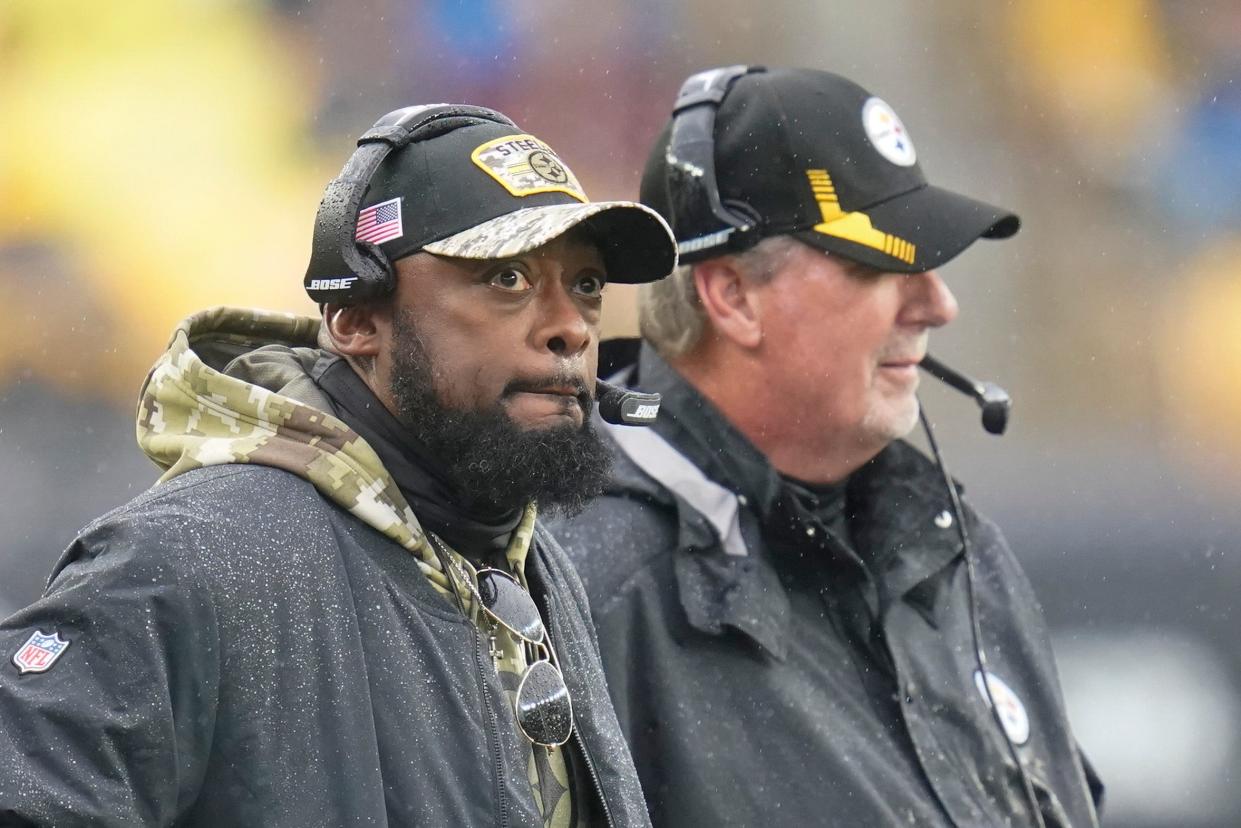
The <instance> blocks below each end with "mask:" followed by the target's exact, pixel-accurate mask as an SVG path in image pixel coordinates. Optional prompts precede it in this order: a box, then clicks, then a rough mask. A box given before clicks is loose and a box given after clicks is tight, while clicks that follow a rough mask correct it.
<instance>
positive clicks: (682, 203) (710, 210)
mask: <svg viewBox="0 0 1241 828" xmlns="http://www.w3.org/2000/svg"><path fill="white" fill-rule="evenodd" d="M766 71H767V70H766V69H765V68H764V67H762V66H741V65H737V66H722V67H720V68H718V69H707V70H706V71H703V72H697V73H695V74H693V75H690V76H689V77H688V78H687V79H686V80H685V83H683V84H681V91H680V92H678V93H677V99H676V103H675V104H674V105H673V107H672V130H671V133H672V134H671V135H670V137H669V139H668V150H667V159H666V162H667V167H666V168H665V174H666V176H667V177H666V180H665V185H666V187H667V191H668V198H669V200H670V202H671V208H672V209H671V216H670V217H669V223H670V224H671V225H672V229H673V231H674V232H675V233H676V235H677V237H678V238H685V241H683V242H678V243H677V253H678V254H680V257H681V262H682V264H689V263H692V262H697V261H702V260H703V259H707V258H710V257H711V256H718V255H720V254H721V253H723V252H725V251H727V250H733V251H735V250H744V249H745V248H747V247H753V246H754V245H755V244H757V243H758V241H759V238H760V236H759V234H758V233H756V232H754V231H755V230H757V229H759V225H760V224H761V222H762V217H761V216H759V215H758V214H757V213H755V212H754V211H753V210H751V209H750V208H749V206H748V205H745V204H741V203H738V202H731V201H730V202H729V203H728V204H725V203H724V202H723V201H722V200H721V199H720V186H719V181H718V180H717V179H716V176H715V115H716V112H717V111H718V110H719V108H720V104H721V103H723V102H724V98H725V96H727V95H728V91H729V90H730V89H731V88H732V85H733V84H734V83H736V82H737V80H738V79H739V78H742V77H744V76H746V75H749V74H754V73H757V72H766Z"/></svg>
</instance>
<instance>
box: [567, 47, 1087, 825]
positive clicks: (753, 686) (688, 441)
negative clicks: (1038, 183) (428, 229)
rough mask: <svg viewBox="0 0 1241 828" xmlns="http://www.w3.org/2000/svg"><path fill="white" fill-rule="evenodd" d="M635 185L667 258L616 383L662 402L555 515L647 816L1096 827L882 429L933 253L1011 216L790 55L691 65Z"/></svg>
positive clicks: (950, 512) (893, 123)
mask: <svg viewBox="0 0 1241 828" xmlns="http://www.w3.org/2000/svg"><path fill="white" fill-rule="evenodd" d="M642 200H643V201H644V202H645V203H647V204H649V205H651V206H653V207H654V208H655V209H657V210H658V211H659V212H660V213H662V214H663V215H664V216H665V217H666V218H667V219H668V220H669V222H670V223H671V225H672V227H673V230H674V232H675V234H676V236H677V239H678V241H679V243H680V250H681V254H682V261H683V262H691V263H692V264H689V265H686V266H683V267H681V268H680V269H678V271H677V272H676V273H675V275H674V276H673V277H672V278H670V279H668V280H665V281H664V282H662V283H660V284H659V285H651V286H647V287H644V288H643V295H642V297H641V300H640V302H641V304H640V319H641V326H642V333H643V337H644V339H645V343H644V344H643V345H642V347H641V351H640V353H639V354H638V356H637V359H636V364H633V365H631V366H630V367H629V368H628V369H627V370H626V372H625V374H624V375H623V380H624V382H626V383H628V384H630V385H634V386H637V387H640V388H642V389H644V390H647V391H658V392H661V393H662V394H663V397H664V406H663V410H662V412H661V414H660V420H659V422H658V423H657V424H656V425H655V427H654V429H653V431H644V432H640V433H628V434H626V433H621V432H616V433H615V434H614V437H615V442H616V448H617V454H618V457H619V461H618V463H617V466H616V469H615V472H614V479H613V481H612V484H611V486H610V488H609V491H608V493H607V495H606V497H604V498H602V499H601V500H599V501H597V502H596V503H595V504H594V505H592V506H591V507H590V508H589V509H588V510H586V511H585V512H583V513H582V514H581V515H579V516H578V517H576V518H574V519H572V520H570V521H568V522H567V523H565V524H564V525H562V526H560V527H559V528H558V529H557V531H558V532H559V533H560V535H559V536H560V539H561V541H562V542H563V543H564V544H565V546H566V548H567V549H568V550H569V553H570V556H571V557H573V558H574V561H575V563H576V564H577V566H578V569H579V572H580V573H581V575H582V578H583V581H584V582H585V584H586V586H587V591H588V593H589V594H590V598H591V606H592V611H593V615H594V619H595V623H596V626H597V629H598V631H599V640H600V646H601V651H602V654H603V662H604V667H605V670H606V671H607V674H608V679H609V682H610V686H611V689H612V693H613V698H614V701H615V702H616V708H617V712H618V714H619V716H620V720H621V724H622V727H623V728H624V730H625V733H626V736H627V738H628V740H629V744H630V747H631V748H632V750H633V753H634V759H635V763H636V765H637V767H638V772H639V775H640V776H641V778H642V782H643V787H644V789H645V793H646V796H647V799H648V802H649V804H650V807H651V813H652V817H653V821H654V822H655V823H656V824H659V825H668V826H679V827H680V826H697V825H701V826H720V825H748V826H755V825H865V826H872V825H876V826H877V825H918V826H939V825H957V826H999V825H1045V826H1053V825H1055V826H1068V825H1073V826H1088V825H1093V824H1095V823H1096V802H1095V798H1094V796H1092V784H1091V781H1090V780H1091V779H1092V777H1091V772H1090V771H1089V769H1088V767H1087V766H1086V764H1085V762H1084V760H1083V759H1082V757H1081V755H1080V754H1079V752H1078V750H1077V747H1076V745H1075V743H1074V740H1073V737H1072V734H1071V733H1070V730H1069V725H1068V722H1067V721H1066V718H1065V713H1064V703H1063V700H1062V698H1061V694H1060V689H1059V685H1058V681H1057V678H1056V670H1055V665H1054V663H1053V660H1052V654H1051V650H1050V647H1049V645H1048V639H1047V631H1046V629H1045V626H1044V623H1043V619H1042V616H1041V612H1040V610H1039V607H1038V604H1037V602H1036V600H1035V597H1034V595H1033V594H1032V592H1031V590H1030V586H1029V584H1028V583H1027V581H1026V579H1025V577H1024V575H1023V574H1022V571H1021V568H1020V566H1019V565H1018V563H1017V561H1016V560H1015V558H1014V556H1013V554H1012V552H1011V551H1010V550H1009V548H1008V546H1007V545H1006V543H1005V541H1004V539H1003V537H1002V536H1001V535H1000V533H999V531H998V529H997V528H996V527H995V526H994V525H992V524H991V523H990V522H988V521H987V520H986V519H985V518H983V517H982V516H980V515H978V514H977V513H976V512H975V511H974V510H973V509H971V508H969V507H968V505H966V506H960V505H959V504H958V503H957V502H956V501H957V493H956V491H955V490H953V491H950V490H949V488H948V486H947V484H946V482H945V481H946V477H945V476H943V475H941V473H940V469H937V468H936V464H935V463H932V462H931V461H930V460H928V459H927V458H926V457H924V456H923V455H922V454H921V453H919V452H918V451H917V450H915V449H914V448H912V447H911V446H909V445H908V444H906V443H905V442H903V441H901V439H900V438H901V437H904V436H905V435H906V434H908V433H909V432H910V431H911V430H912V429H913V428H914V426H915V425H916V424H917V422H918V419H919V405H918V400H917V397H916V396H915V391H916V390H917V387H918V380H919V376H918V368H919V362H920V361H921V360H922V358H923V357H924V356H925V354H926V348H927V338H928V334H929V332H930V331H931V330H932V329H934V328H938V327H940V326H942V325H946V324H948V323H950V322H951V321H952V320H953V319H954V318H955V317H956V315H957V303H956V300H955V298H954V297H953V295H952V293H951V292H950V291H949V289H948V286H947V285H946V284H945V283H944V281H943V279H942V278H941V277H940V275H939V273H938V272H937V270H936V268H938V267H939V266H940V265H943V264H945V263H947V262H948V261H949V260H950V259H952V258H953V257H954V256H956V255H957V254H958V253H960V252H961V251H962V250H964V249H965V248H966V247H967V246H969V245H970V244H971V243H972V242H973V241H974V240H976V239H977V238H979V237H980V236H985V237H991V238H1002V237H1005V236H1009V235H1012V234H1013V233H1014V232H1016V230H1017V224H1018V222H1017V218H1016V217H1015V216H1014V215H1012V214H1011V213H1008V212H1006V211H1004V210H1001V209H998V208H995V207H992V206H989V205H987V204H983V203H981V202H978V201H975V200H973V199H970V198H967V197H965V196H962V195H958V194H956V193H952V192H950V191H947V190H944V189H941V188H938V187H935V186H933V185H930V184H928V183H927V181H926V179H925V177H924V176H923V173H922V171H921V169H920V167H919V165H918V163H917V156H916V153H915V149H914V145H913V143H912V141H911V139H910V137H909V134H908V132H907V131H906V130H905V127H904V125H903V124H902V123H901V121H900V119H899V118H898V117H897V115H896V113H895V112H894V111H893V110H892V108H891V107H890V106H889V105H888V104H886V103H885V102H884V101H883V100H882V99H880V98H877V97H875V96H873V95H871V94H870V93H868V92H867V91H866V90H864V89H862V88H861V87H859V86H858V85H857V84H855V83H853V82H851V81H849V80H847V79H845V78H842V77H839V76H837V75H832V74H829V73H826V72H819V71H811V70H804V69H795V70H781V71H763V70H761V69H747V67H732V68H729V69H722V70H715V71H712V72H707V73H702V74H700V75H698V76H695V77H693V78H691V79H690V80H689V81H688V82H687V83H686V85H685V86H684V87H683V89H682V93H681V96H680V98H679V100H678V105H677V108H676V111H675V112H674V116H673V119H672V121H671V122H670V124H669V126H668V127H667V128H666V129H665V130H664V132H663V134H662V135H661V137H660V138H659V140H658V142H657V144H656V146H655V148H654V150H653V151H652V153H651V156H650V161H649V162H648V164H647V168H646V171H645V174H644V177H643V181H642ZM967 539H968V540H967ZM601 544H602V548H601ZM1097 794H1098V790H1097V788H1096V790H1095V791H1094V795H1095V796H1097Z"/></svg>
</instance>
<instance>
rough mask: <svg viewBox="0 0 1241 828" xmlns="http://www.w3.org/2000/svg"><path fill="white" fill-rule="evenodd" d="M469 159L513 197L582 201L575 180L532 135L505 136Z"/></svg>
mask: <svg viewBox="0 0 1241 828" xmlns="http://www.w3.org/2000/svg"><path fill="white" fill-rule="evenodd" d="M470 158H471V159H473V161H474V163H475V164H477V165H478V166H479V167H480V168H481V169H482V170H483V172H485V173H487V175H489V176H491V177H492V178H494V179H495V180H496V181H498V182H500V184H501V186H503V187H504V189H506V190H508V191H509V192H510V193H512V194H513V195H515V196H528V195H534V194H535V193H566V194H568V195H571V196H573V197H574V198H576V199H577V200H578V201H586V193H584V192H582V185H581V184H579V183H578V182H577V176H575V175H574V174H573V172H572V171H571V170H570V169H569V168H568V166H567V165H566V164H565V163H564V162H563V161H561V160H560V157H559V156H558V155H556V151H555V150H553V149H552V148H551V147H549V146H548V145H547V144H545V143H543V142H542V141H540V140H539V139H538V138H535V137H534V136H533V135H525V134H522V135H505V136H504V137H503V138H495V139H493V140H491V141H488V142H487V143H485V144H481V145H480V146H478V147H477V148H476V149H475V150H474V152H472V153H470Z"/></svg>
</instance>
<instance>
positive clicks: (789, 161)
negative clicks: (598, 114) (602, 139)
mask: <svg viewBox="0 0 1241 828" xmlns="http://www.w3.org/2000/svg"><path fill="white" fill-rule="evenodd" d="M739 68H741V69H744V67H739ZM675 122H676V118H675V116H674V118H673V120H671V121H669V123H668V125H667V126H666V127H665V128H664V130H663V133H662V134H661V135H660V137H659V139H658V140H657V141H656V143H655V147H654V149H653V150H652V151H651V155H650V158H649V159H648V160H647V164H646V169H645V171H644V172H643V176H642V190H641V200H642V202H643V203H644V204H648V205H650V206H651V207H653V208H654V209H655V210H657V211H658V212H659V213H660V214H661V215H663V216H664V217H665V218H666V219H668V222H669V224H671V225H672V228H673V232H674V234H675V235H676V238H677V241H678V242H681V243H682V245H681V252H682V260H683V261H687V260H691V259H701V258H705V256H704V255H703V253H702V252H701V246H700V245H696V244H695V240H698V239H702V238H704V237H709V236H710V235H711V233H712V230H719V229H720V227H719V226H716V227H706V226H702V221H701V218H700V217H701V215H702V211H701V210H697V211H695V210H689V209H687V208H686V206H685V205H686V193H684V192H678V191H677V189H678V187H680V186H681V185H680V184H679V183H678V182H683V181H685V180H686V179H685V178H684V177H677V176H670V175H669V172H670V162H669V150H670V146H669V144H670V141H671V136H672V134H673V127H674V124H675ZM713 138H714V162H715V177H716V180H717V182H718V188H719V196H720V199H721V202H722V203H723V205H724V207H725V208H726V209H728V210H730V211H732V212H736V213H737V214H739V215H741V216H743V217H746V218H747V219H748V220H749V222H750V223H751V224H753V225H754V229H753V230H752V231H750V232H748V233H739V234H736V235H737V236H739V237H740V238H741V241H742V244H743V245H744V244H745V243H746V242H748V243H749V244H754V243H757V240H758V239H760V238H763V237H767V236H774V235H782V234H789V235H793V236H795V237H796V238H798V239H800V240H802V241H804V242H806V243H808V244H811V245H813V246H815V247H818V248H820V249H822V250H826V251H829V252H831V253H836V254H838V255H840V256H842V257H844V258H846V259H850V260H853V261H856V262H860V263H861V264H865V265H868V266H870V267H874V268H877V269H879V270H883V271H888V272H897V273H921V272H924V271H927V270H931V269H933V268H936V267H939V266H940V265H942V264H944V263H946V262H947V261H949V260H950V259H952V258H953V257H955V256H956V255H957V254H958V253H960V252H961V251H963V250H964V249H965V248H966V247H968V246H969V245H970V244H972V243H973V242H974V240H975V239H978V238H980V237H982V238H992V239H1002V238H1007V237H1009V236H1011V235H1013V234H1014V233H1016V232H1017V229H1018V228H1019V227H1020V220H1019V219H1018V218H1017V216H1016V215H1015V214H1013V213H1011V212H1009V211H1007V210H1004V209H1003V208H1000V207H996V206H993V205H991V204H987V203H985V202H982V201H978V200H976V199H973V198H970V197H968V196H964V195H961V194H959V193H955V192H953V191H951V190H946V189H944V188H942V187H937V186H935V185H933V184H929V183H927V180H926V176H925V175H924V174H923V172H922V168H921V166H919V164H918V158H917V152H916V150H915V149H914V145H913V141H912V140H911V139H910V137H909V133H908V131H907V130H906V129H905V126H904V124H902V123H901V120H900V118H899V117H897V115H896V113H895V112H894V111H893V110H892V107H890V106H889V105H888V104H887V103H885V102H884V101H883V100H882V99H880V98H878V97H875V96H874V95H872V94H871V93H870V92H868V91H866V90H865V89H863V88H862V87H861V86H859V85H857V84H856V83H854V82H853V81H851V80H849V79H848V78H844V77H841V76H840V75H836V74H832V73H830V72H824V71H819V70H815V69H778V70H776V69H773V70H762V69H757V70H754V69H752V70H751V71H750V73H749V74H744V75H741V76H740V77H738V78H737V79H736V80H735V81H734V82H733V84H732V86H731V88H730V89H729V90H728V92H727V94H726V95H725V96H724V98H723V101H722V102H720V104H719V108H718V111H717V112H716V114H715V125H714V133H713ZM695 213H696V214H697V216H698V217H695ZM695 224H696V225H698V226H693V225H695ZM687 241H688V242H690V244H688V245H686V244H685V242H687ZM726 252H729V251H728V250H727V249H718V248H717V249H714V250H710V251H709V255H720V254H721V253H726ZM691 254H696V255H691Z"/></svg>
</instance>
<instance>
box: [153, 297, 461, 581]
mask: <svg viewBox="0 0 1241 828" xmlns="http://www.w3.org/2000/svg"><path fill="white" fill-rule="evenodd" d="M318 334H319V320H318V319H315V318H312V317H303V316H294V315H292V314H283V313H273V312H269V311H261V310H249V309H241V308H224V307H220V308H212V309H210V310H205V311H202V312H200V313H196V314H194V315H193V316H191V317H189V318H188V319H186V320H185V321H183V322H182V323H181V324H180V325H178V326H177V328H176V330H175V331H174V332H173V334H172V341H171V342H169V344H168V350H167V351H165V352H164V354H163V356H161V357H160V358H159V360H158V361H157V362H156V363H155V366H154V367H153V368H152V369H151V373H150V374H149V375H148V376H147V379H146V382H145V383H143V386H142V391H141V393H140V395H139V399H138V444H139V445H140V446H141V447H142V450H143V451H144V452H146V454H147V456H148V457H150V458H151V459H152V460H153V461H155V463H156V465H158V466H159V467H160V468H162V469H164V474H163V476H162V477H161V478H160V480H161V482H162V481H165V480H168V479H170V478H173V477H176V476H177V475H179V474H182V473H184V472H187V471H189V470H191V469H196V468H199V467H201V466H211V465H220V464H226V463H255V464H259V465H264V466H274V467H276V468H279V469H284V470H285V471H288V472H291V473H293V474H295V475H297V476H298V477H301V478H304V479H305V480H308V481H309V482H310V483H312V484H314V486H315V488H316V489H318V490H319V492H320V493H321V494H322V495H323V496H324V497H326V498H327V499H329V500H331V501H332V502H334V503H336V504H337V505H338V506H340V507H341V508H343V509H345V510H347V511H349V512H350V513H352V514H353V515H354V516H356V517H357V518H358V519H360V520H362V521H363V522H364V523H366V524H367V525H369V526H371V527H373V528H375V529H376V530H378V531H379V532H382V533H383V534H384V535H386V536H387V537H388V538H390V539H392V540H393V541H395V542H397V543H399V544H400V545H401V546H403V547H405V548H406V549H408V550H409V551H410V552H413V553H414V554H415V555H416V556H417V557H418V559H419V561H420V562H421V564H422V568H423V570H424V572H425V573H426V574H427V576H428V577H429V578H430V579H431V581H432V583H434V584H436V585H437V586H439V587H441V588H443V587H445V586H446V585H447V581H446V580H445V578H444V575H443V572H442V570H441V567H440V564H439V561H438V559H437V558H436V556H435V554H434V551H433V550H432V549H431V547H430V544H429V543H428V542H427V540H426V536H425V534H424V533H423V530H422V527H421V526H420V525H419V523H418V519H417V518H416V517H415V516H414V513H413V510H412V509H410V507H409V504H408V503H407V502H406V500H405V498H404V496H403V495H402V494H401V492H400V490H399V489H398V488H397V485H396V483H395V482H394V481H393V479H392V477H391V475H389V474H388V472H387V471H386V470H385V469H384V467H383V463H382V462H381V461H380V459H379V456H378V455H377V454H376V453H375V451H374V450H373V449H372V448H371V447H370V445H368V444H367V443H366V441H365V440H363V439H362V438H361V437H359V436H358V435H357V433H356V432H354V431H353V429H351V428H349V426H347V425H345V423H343V422H342V421H341V420H339V419H337V418H336V417H335V416H334V415H333V414H332V413H330V412H331V411H332V410H333V408H332V405H331V403H330V402H329V400H328V398H327V396H326V395H325V394H324V393H323V392H322V391H321V390H320V389H319V387H318V386H317V385H316V384H315V383H314V382H313V381H312V380H311V378H310V370H311V368H312V367H313V366H314V365H315V363H316V362H317V361H318V360H319V359H320V358H322V357H323V356H324V352H323V351H321V350H319V349H318V346H317V338H318Z"/></svg>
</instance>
